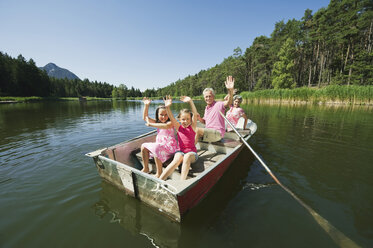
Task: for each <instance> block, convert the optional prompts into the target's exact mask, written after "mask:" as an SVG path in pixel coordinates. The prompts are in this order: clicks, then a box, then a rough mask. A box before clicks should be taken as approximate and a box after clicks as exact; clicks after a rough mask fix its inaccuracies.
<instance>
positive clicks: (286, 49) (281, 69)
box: [272, 38, 296, 89]
mask: <svg viewBox="0 0 373 248" xmlns="http://www.w3.org/2000/svg"><path fill="white" fill-rule="evenodd" d="M294 54H295V43H294V41H293V40H292V39H291V38H288V39H287V40H286V41H285V43H284V45H283V46H282V47H281V49H280V51H279V53H278V54H277V57H278V58H279V60H278V61H277V62H275V64H274V66H273V70H272V86H273V88H275V89H285V88H290V89H292V88H294V87H295V86H296V83H295V80H294V78H295V71H294V67H295V65H294V57H295V56H294Z"/></svg>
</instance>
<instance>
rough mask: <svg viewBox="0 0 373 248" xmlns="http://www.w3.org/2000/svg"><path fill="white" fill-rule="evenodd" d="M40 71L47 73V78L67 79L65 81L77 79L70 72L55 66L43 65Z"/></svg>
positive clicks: (51, 64)
mask: <svg viewBox="0 0 373 248" xmlns="http://www.w3.org/2000/svg"><path fill="white" fill-rule="evenodd" d="M39 68H40V69H42V70H44V71H46V72H47V74H48V76H50V77H54V78H60V79H63V78H67V79H79V80H80V78H78V77H77V76H76V75H75V74H74V73H72V72H71V71H69V70H67V69H64V68H61V67H58V66H57V65H56V64H53V63H49V64H47V65H45V66H44V67H39Z"/></svg>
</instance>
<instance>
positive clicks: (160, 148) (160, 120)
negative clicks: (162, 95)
mask: <svg viewBox="0 0 373 248" xmlns="http://www.w3.org/2000/svg"><path fill="white" fill-rule="evenodd" d="M143 102H144V104H145V106H144V112H143V119H144V120H145V121H146V124H145V125H147V126H149V127H156V128H157V132H158V134H157V137H156V140H155V142H149V143H144V144H142V145H141V156H142V161H143V162H144V168H143V169H142V170H141V171H143V172H146V173H149V157H153V158H154V161H155V164H156V166H157V172H156V174H155V176H156V177H159V176H160V175H161V173H162V166H163V163H164V162H165V161H166V160H168V159H169V158H171V157H172V156H173V155H174V153H175V152H176V150H177V149H178V144H177V141H176V138H175V135H174V128H173V125H172V123H171V121H170V119H169V118H168V115H167V111H166V108H165V106H159V107H158V108H157V110H156V111H155V119H152V118H150V117H149V116H148V110H149V105H150V100H149V99H148V98H146V97H145V98H144V100H143Z"/></svg>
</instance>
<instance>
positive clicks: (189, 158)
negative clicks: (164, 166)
mask: <svg viewBox="0 0 373 248" xmlns="http://www.w3.org/2000/svg"><path fill="white" fill-rule="evenodd" d="M195 160H196V157H195V155H194V153H192V152H188V153H187V154H185V155H184V159H183V165H182V167H181V177H180V179H181V180H185V179H186V178H187V176H188V172H189V168H190V165H191V164H192V163H193V162H194V161H195Z"/></svg>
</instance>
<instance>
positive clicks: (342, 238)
mask: <svg viewBox="0 0 373 248" xmlns="http://www.w3.org/2000/svg"><path fill="white" fill-rule="evenodd" d="M220 114H221V116H223V118H224V119H225V121H226V122H227V123H228V124H229V126H231V128H232V129H233V131H234V132H235V133H236V134H237V135H238V137H240V139H241V141H242V142H243V143H244V144H245V145H246V146H247V148H249V150H250V151H251V152H252V153H253V154H254V156H255V157H256V158H257V159H258V160H259V162H260V164H261V165H262V166H263V167H264V169H265V170H266V171H267V172H268V174H269V175H270V176H271V177H272V178H273V180H275V182H276V183H277V184H278V185H280V186H281V188H283V189H284V190H285V191H286V192H288V193H289V194H290V195H291V196H292V197H293V198H294V199H295V200H296V201H297V202H299V203H300V204H301V205H302V206H303V207H304V208H305V209H307V210H308V212H309V213H310V214H311V215H312V217H313V218H314V219H315V220H316V222H317V223H318V224H319V225H320V226H321V227H322V228H323V229H324V230H325V232H326V233H327V234H328V235H329V236H330V237H331V238H332V239H333V240H334V242H335V243H337V245H339V246H340V247H346V248H347V247H348V248H349V247H359V246H358V245H357V244H356V243H355V242H354V241H352V240H351V239H349V238H348V237H347V236H346V235H344V234H343V233H342V232H341V231H339V230H338V229H337V228H335V227H334V226H333V225H332V224H330V223H329V222H328V221H327V220H326V219H324V218H323V217H322V216H321V215H319V214H318V213H316V212H315V211H314V210H313V209H312V208H311V207H310V206H308V205H307V204H306V203H304V202H303V201H302V200H301V199H300V198H299V197H298V196H296V195H295V194H294V193H293V192H292V191H291V190H290V189H288V188H287V187H286V186H285V185H283V184H282V183H281V182H280V181H279V180H278V179H277V177H276V176H275V175H274V174H273V173H272V171H271V170H270V169H269V168H268V166H267V165H266V164H265V163H264V162H263V160H262V159H261V158H260V157H259V156H258V154H257V153H256V152H255V151H254V150H253V148H251V146H250V145H249V144H248V143H247V142H246V140H245V139H244V138H243V137H242V135H241V134H240V133H239V132H238V131H237V129H236V128H235V127H234V125H233V124H232V123H231V122H230V121H229V120H228V119H227V117H225V115H224V114H223V113H222V112H220Z"/></svg>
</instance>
